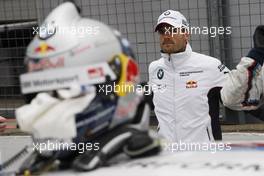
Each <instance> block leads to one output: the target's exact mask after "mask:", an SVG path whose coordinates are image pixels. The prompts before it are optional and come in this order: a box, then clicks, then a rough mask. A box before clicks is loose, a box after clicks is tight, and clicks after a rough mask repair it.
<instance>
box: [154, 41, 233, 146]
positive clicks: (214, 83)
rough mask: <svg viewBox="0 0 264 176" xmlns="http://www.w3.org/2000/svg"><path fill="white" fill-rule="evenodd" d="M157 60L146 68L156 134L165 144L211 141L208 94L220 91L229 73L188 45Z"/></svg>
mask: <svg viewBox="0 0 264 176" xmlns="http://www.w3.org/2000/svg"><path fill="white" fill-rule="evenodd" d="M161 56H162V57H161V58H160V59H159V60H156V61H153V62H152V63H151V64H150V65H149V85H150V86H151V87H152V90H153V94H154V97H153V103H154V106H155V109H154V111H155V114H156V116H157V119H158V122H159V128H160V129H159V134H160V135H161V136H162V137H164V138H165V139H167V140H168V141H169V142H188V143H189V142H209V141H213V140H214V139H213V136H212V129H211V117H210V115H209V104H208V102H209V99H208V94H209V92H210V91H211V90H213V88H219V90H220V88H221V87H222V86H223V84H224V81H225V79H226V76H225V73H228V72H229V70H228V69H227V68H226V67H225V66H224V65H223V64H221V62H220V61H219V60H218V59H216V58H213V57H210V56H206V55H203V54H199V53H196V52H193V51H192V49H191V46H190V45H189V44H187V47H186V50H185V51H184V52H181V53H176V54H170V55H169V54H165V53H161ZM217 118H218V117H217Z"/></svg>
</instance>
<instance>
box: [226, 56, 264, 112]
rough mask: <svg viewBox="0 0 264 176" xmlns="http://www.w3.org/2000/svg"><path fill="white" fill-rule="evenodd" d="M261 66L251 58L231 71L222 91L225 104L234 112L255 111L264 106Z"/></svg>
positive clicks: (263, 74)
mask: <svg viewBox="0 0 264 176" xmlns="http://www.w3.org/2000/svg"><path fill="white" fill-rule="evenodd" d="M263 78H264V72H263V69H261V66H260V65H259V64H257V63H256V61H254V60H253V59H251V58H249V57H243V58H242V59H241V61H240V63H239V64H238V65H237V66H236V69H234V70H232V71H230V73H229V74H228V77H227V80H226V83H225V84H224V86H223V88H222V90H221V98H222V101H223V104H224V105H225V106H227V107H229V108H230V109H233V110H255V109H257V108H258V107H260V106H261V105H262V104H263V98H262V95H263V87H264V85H263Z"/></svg>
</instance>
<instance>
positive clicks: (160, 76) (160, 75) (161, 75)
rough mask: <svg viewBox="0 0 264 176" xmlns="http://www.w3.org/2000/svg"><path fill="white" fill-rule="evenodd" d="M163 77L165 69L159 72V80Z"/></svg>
mask: <svg viewBox="0 0 264 176" xmlns="http://www.w3.org/2000/svg"><path fill="white" fill-rule="evenodd" d="M163 76H164V71H163V69H159V70H158V72H157V77H158V78H159V79H162V78H163Z"/></svg>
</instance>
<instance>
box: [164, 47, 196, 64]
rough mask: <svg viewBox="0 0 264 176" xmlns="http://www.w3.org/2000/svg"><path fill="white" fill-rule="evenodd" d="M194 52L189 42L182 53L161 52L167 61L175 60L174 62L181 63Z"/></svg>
mask: <svg viewBox="0 0 264 176" xmlns="http://www.w3.org/2000/svg"><path fill="white" fill-rule="evenodd" d="M191 53H192V48H191V46H190V44H189V43H187V45H186V49H185V51H183V52H180V53H174V54H168V53H161V57H163V58H164V59H165V61H168V62H173V64H177V65H179V64H181V63H182V62H184V61H186V60H187V59H188V58H189V57H190V56H191Z"/></svg>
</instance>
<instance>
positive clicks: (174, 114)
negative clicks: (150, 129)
mask: <svg viewBox="0 0 264 176" xmlns="http://www.w3.org/2000/svg"><path fill="white" fill-rule="evenodd" d="M169 61H170V62H171V66H172V69H173V116H174V117H175V122H176V121H177V120H176V113H175V90H176V89H175V82H176V81H175V67H174V64H173V61H172V59H171V56H170V55H169ZM175 131H176V134H175V135H176V138H177V139H178V137H177V134H178V132H177V128H175Z"/></svg>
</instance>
